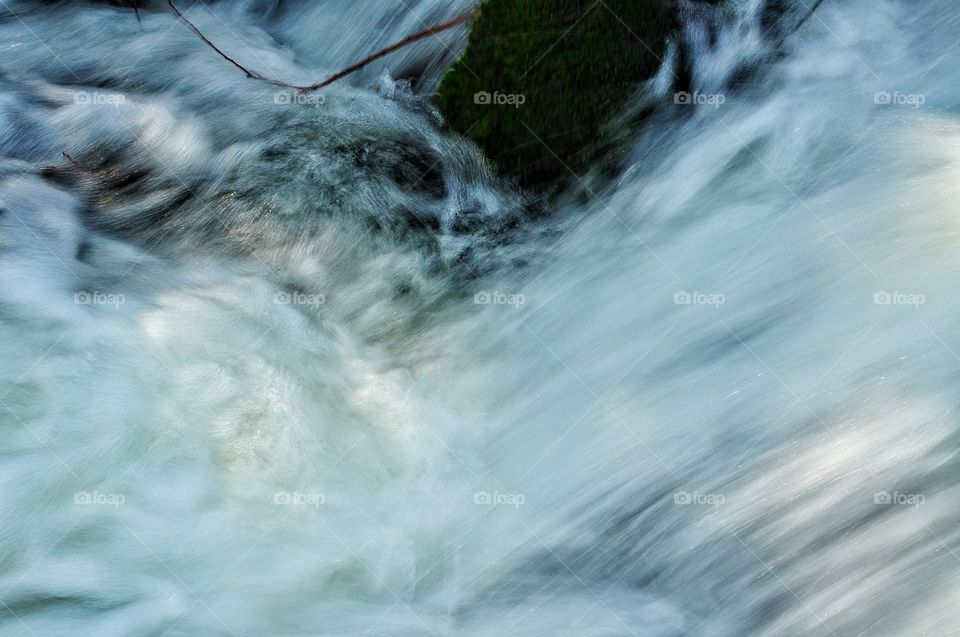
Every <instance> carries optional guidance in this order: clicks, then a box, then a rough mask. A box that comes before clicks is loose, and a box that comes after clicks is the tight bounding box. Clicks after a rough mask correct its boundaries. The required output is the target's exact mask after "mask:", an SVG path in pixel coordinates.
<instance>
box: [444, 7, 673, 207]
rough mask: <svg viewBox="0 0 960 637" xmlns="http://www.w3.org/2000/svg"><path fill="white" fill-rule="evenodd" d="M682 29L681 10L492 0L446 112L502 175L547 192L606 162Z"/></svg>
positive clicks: (450, 78) (447, 88) (449, 86)
mask: <svg viewBox="0 0 960 637" xmlns="http://www.w3.org/2000/svg"><path fill="white" fill-rule="evenodd" d="M676 23H677V2H676V0H605V1H603V2H588V1H586V0H486V1H485V2H484V3H483V4H482V5H481V12H480V15H479V16H478V18H477V19H476V21H475V22H474V24H473V27H472V31H471V35H470V42H469V45H468V47H467V49H466V51H465V52H464V54H463V55H462V56H461V58H460V59H459V60H458V61H457V62H456V63H455V64H454V66H453V67H452V68H451V69H450V71H449V72H448V73H447V75H446V76H445V77H444V79H443V82H442V83H441V85H440V88H439V91H438V94H437V104H438V106H439V108H440V111H441V113H442V114H443V116H444V117H445V119H446V121H447V123H448V124H449V126H450V127H451V128H453V129H454V130H456V131H458V132H460V133H461V134H463V135H465V136H467V137H469V138H470V139H472V140H473V141H474V142H476V143H477V144H478V145H479V146H480V148H482V149H483V150H484V152H485V153H486V155H487V156H488V157H489V158H490V159H491V160H492V161H493V162H494V163H495V164H496V165H497V166H498V168H499V169H500V170H501V171H502V172H504V173H506V174H509V175H514V176H516V177H517V178H518V180H519V182H520V183H521V185H523V186H525V187H533V188H544V187H547V186H549V185H550V184H553V183H555V182H557V181H558V180H562V179H566V178H569V177H571V176H572V175H579V174H582V173H583V172H585V170H586V168H587V167H588V166H589V164H590V163H591V161H593V160H594V159H595V158H596V157H597V156H598V154H599V153H600V151H601V144H600V143H599V142H600V140H599V137H600V134H601V130H602V126H603V123H604V122H605V121H606V120H607V119H608V118H609V117H610V116H611V115H612V114H614V113H615V112H616V111H617V110H618V109H619V108H621V107H622V106H623V104H624V102H625V101H626V100H627V99H628V98H629V96H630V95H631V94H632V92H633V91H634V90H635V89H636V88H637V86H638V85H639V84H640V83H642V82H643V81H645V80H647V79H649V78H650V77H651V76H652V75H654V74H655V73H656V71H657V69H658V68H659V66H660V64H661V60H662V58H663V57H664V53H665V51H666V48H667V41H668V37H669V35H670V33H671V32H672V31H673V29H674V28H675V26H676Z"/></svg>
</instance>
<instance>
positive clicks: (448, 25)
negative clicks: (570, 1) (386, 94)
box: [167, 0, 478, 93]
mask: <svg viewBox="0 0 960 637" xmlns="http://www.w3.org/2000/svg"><path fill="white" fill-rule="evenodd" d="M167 5H168V6H169V7H170V10H171V11H173V13H174V14H175V15H176V16H177V17H178V18H180V20H181V21H182V22H183V23H184V24H186V25H187V26H188V27H189V28H190V30H191V31H193V33H194V35H196V36H197V37H198V38H200V39H201V40H202V41H203V43H204V44H206V45H207V46H209V47H210V48H211V49H213V50H214V51H216V52H217V54H218V55H219V56H220V57H222V58H223V59H224V60H226V61H227V62H229V63H230V64H232V65H233V66H235V67H237V68H238V69H240V70H241V71H243V73H244V75H246V76H247V77H248V78H250V79H253V80H260V81H261V82H266V83H268V84H273V85H274V86H282V87H284V88H290V89H294V90H296V91H300V92H302V93H305V92H307V91H316V90H318V89H321V88H324V87H325V86H329V85H330V84H333V83H334V82H336V81H337V80H340V79H343V78H344V77H346V76H348V75H351V74H353V73H356V72H357V71H359V70H360V69H362V68H363V67H365V66H367V65H369V64H371V63H373V62H376V61H377V60H379V59H380V58H382V57H386V56H387V55H390V54H391V53H393V52H394V51H397V50H398V49H402V48H403V47H405V46H407V45H410V44H413V43H414V42H419V41H420V40H423V39H425V38H429V37H430V36H433V35H436V34H437V33H441V32H443V31H446V30H448V29H452V28H454V27H456V26H459V25H461V24H464V23H466V22H468V21H470V20H471V19H472V18H474V17H475V16H476V15H477V13H478V11H477V10H476V9H472V10H470V11H467V12H466V13H462V14H460V15H459V16H457V17H456V18H454V19H452V20H448V21H447V22H443V23H441V24H438V25H436V26H433V27H430V28H429V29H424V30H423V31H419V32H417V33H414V34H413V35H411V36H408V37H406V38H404V39H403V40H400V41H399V42H397V43H396V44H393V45H391V46H388V47H387V48H385V49H382V50H380V51H377V52H376V53H374V54H373V55H371V56H369V57H367V58H365V59H363V60H361V61H360V62H357V63H356V64H354V65H352V66H348V67H347V68H345V69H343V70H342V71H340V72H338V73H334V74H333V75H331V76H330V77H328V78H327V79H325V80H323V81H322V82H317V83H316V84H310V85H309V86H297V85H295V84H288V83H287V82H283V81H281V80H274V79H271V78H268V77H264V76H263V75H260V74H259V73H257V72H256V71H251V70H250V69H248V68H246V67H245V66H243V65H242V64H240V63H239V62H237V61H236V60H234V59H233V58H232V57H230V56H229V55H227V54H226V53H224V52H223V51H221V50H220V49H219V48H218V47H217V45H216V44H214V43H213V42H211V41H210V40H209V39H207V37H206V36H205V35H203V33H201V32H200V29H198V28H197V27H196V26H195V25H194V24H193V23H192V22H190V21H189V20H187V18H186V17H185V16H184V15H183V14H182V13H180V10H179V9H177V7H176V5H174V4H173V0H167Z"/></svg>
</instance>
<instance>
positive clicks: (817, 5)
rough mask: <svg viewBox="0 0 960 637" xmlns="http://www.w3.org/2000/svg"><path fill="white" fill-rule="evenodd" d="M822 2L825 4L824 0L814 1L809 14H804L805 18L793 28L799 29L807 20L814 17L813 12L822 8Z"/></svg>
mask: <svg viewBox="0 0 960 637" xmlns="http://www.w3.org/2000/svg"><path fill="white" fill-rule="evenodd" d="M821 4H823V0H817V1H816V2H814V3H813V6H811V7H810V10H809V11H807V15H805V16H803V18H802V19H801V20H800V22H798V23H797V26H796V27H795V28H794V29H793V30H794V31H799V30H800V27H802V26H803V25H804V24H806V22H807V20H809V19H810V18H811V17H813V14H814V13H815V12H816V10H817V9H819V8H820V5H821Z"/></svg>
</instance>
